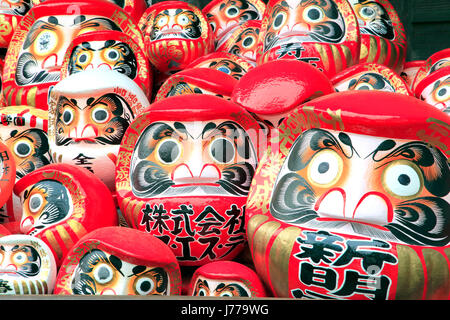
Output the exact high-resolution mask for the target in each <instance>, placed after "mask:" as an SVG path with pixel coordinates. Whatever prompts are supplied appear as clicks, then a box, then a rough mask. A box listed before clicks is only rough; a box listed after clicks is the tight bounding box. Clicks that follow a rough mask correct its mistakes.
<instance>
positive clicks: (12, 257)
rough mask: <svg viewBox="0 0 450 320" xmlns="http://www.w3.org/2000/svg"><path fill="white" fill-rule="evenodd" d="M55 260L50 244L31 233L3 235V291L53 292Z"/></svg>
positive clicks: (0, 274)
mask: <svg viewBox="0 0 450 320" xmlns="http://www.w3.org/2000/svg"><path fill="white" fill-rule="evenodd" d="M56 272H57V269H56V263H55V259H54V257H53V253H52V252H51V251H50V248H49V247H48V246H47V245H46V244H45V243H44V242H43V241H42V240H40V239H37V238H35V237H32V236H28V235H18V234H16V235H8V236H5V237H2V238H0V281H1V283H2V285H1V286H0V295H10V294H17V295H21V294H33V295H34V294H51V293H52V292H53V287H54V285H55V280H56Z"/></svg>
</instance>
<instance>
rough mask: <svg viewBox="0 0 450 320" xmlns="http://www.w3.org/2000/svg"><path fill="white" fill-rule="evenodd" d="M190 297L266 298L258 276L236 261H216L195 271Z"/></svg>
mask: <svg viewBox="0 0 450 320" xmlns="http://www.w3.org/2000/svg"><path fill="white" fill-rule="evenodd" d="M189 295H191V296H199V297H265V296H266V292H265V289H264V285H263V283H262V281H261V280H260V279H259V277H258V275H257V274H256V273H255V272H254V271H253V270H252V269H250V268H249V267H247V266H244V265H243V264H240V263H237V262H234V261H215V262H210V263H208V264H205V265H203V266H201V267H199V268H198V269H197V270H195V272H194V275H193V276H192V279H191V283H190V287H189Z"/></svg>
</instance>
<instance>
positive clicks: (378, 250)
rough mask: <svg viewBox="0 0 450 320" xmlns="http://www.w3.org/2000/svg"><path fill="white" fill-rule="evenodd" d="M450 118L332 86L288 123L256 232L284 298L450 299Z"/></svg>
mask: <svg viewBox="0 0 450 320" xmlns="http://www.w3.org/2000/svg"><path fill="white" fill-rule="evenodd" d="M448 123H449V116H448V115H446V114H445V113H443V112H441V111H439V110H437V109H435V108H433V107H432V106H429V105H428V104H426V103H424V102H423V101H420V100H418V99H416V98H414V97H410V96H407V95H401V94H396V93H391V92H381V91H365V92H363V91H347V92H339V93H333V94H330V95H327V96H324V97H320V98H317V99H315V100H313V101H310V102H308V103H305V104H303V105H302V106H300V107H298V108H296V109H295V110H294V111H292V112H291V113H290V114H289V116H288V117H287V118H286V119H285V120H284V121H283V123H282V124H281V126H280V127H279V133H280V135H279V137H277V138H278V141H279V147H280V149H279V151H278V152H277V151H275V152H273V150H268V152H267V154H266V155H265V156H264V157H263V158H262V159H261V161H260V163H259V165H258V169H257V172H256V174H255V177H254V179H253V182H252V187H251V190H250V194H249V198H248V202H247V210H246V230H247V236H248V241H249V247H250V249H251V251H252V256H253V260H254V264H255V267H256V271H257V272H258V274H259V276H260V277H261V278H262V279H263V281H264V282H265V283H266V285H267V286H268V287H269V288H270V289H271V290H272V292H273V293H274V295H275V296H278V297H295V298H331V299H381V300H385V299H389V300H391V299H448V298H449V295H450V284H449V282H448V279H449V276H450V268H449V260H448V256H449V252H450V251H449V250H450V249H449V242H450V219H449V213H450V206H449V200H450V195H449V191H450V169H449V164H448V156H449V147H450V140H449V127H448Z"/></svg>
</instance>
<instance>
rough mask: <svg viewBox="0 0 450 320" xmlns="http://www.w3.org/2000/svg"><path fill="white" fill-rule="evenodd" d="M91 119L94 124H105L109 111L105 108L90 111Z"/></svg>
mask: <svg viewBox="0 0 450 320" xmlns="http://www.w3.org/2000/svg"><path fill="white" fill-rule="evenodd" d="M91 118H92V120H94V122H96V123H105V122H106V121H108V119H109V111H108V109H106V108H105V107H97V108H94V110H92V113H91Z"/></svg>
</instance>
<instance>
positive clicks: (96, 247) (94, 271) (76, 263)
mask: <svg viewBox="0 0 450 320" xmlns="http://www.w3.org/2000/svg"><path fill="white" fill-rule="evenodd" d="M180 289H181V274H180V267H179V265H178V262H177V259H176V258H175V255H174V254H173V252H172V251H171V250H170V248H168V247H167V246H166V245H165V244H164V243H163V242H162V241H161V240H158V239H157V238H155V237H153V236H150V235H148V234H146V233H145V232H142V231H139V230H135V229H131V228H125V227H117V226H116V227H105V228H99V229H97V230H94V231H92V232H90V233H88V234H87V235H86V236H84V237H83V238H82V239H80V240H79V241H78V242H77V243H76V244H75V246H74V247H73V249H72V250H71V252H70V253H69V255H68V256H67V257H66V259H65V260H64V262H63V264H62V266H61V268H60V271H59V273H58V278H57V279H56V285H55V294H76V295H140V296H146V295H178V294H180Z"/></svg>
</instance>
